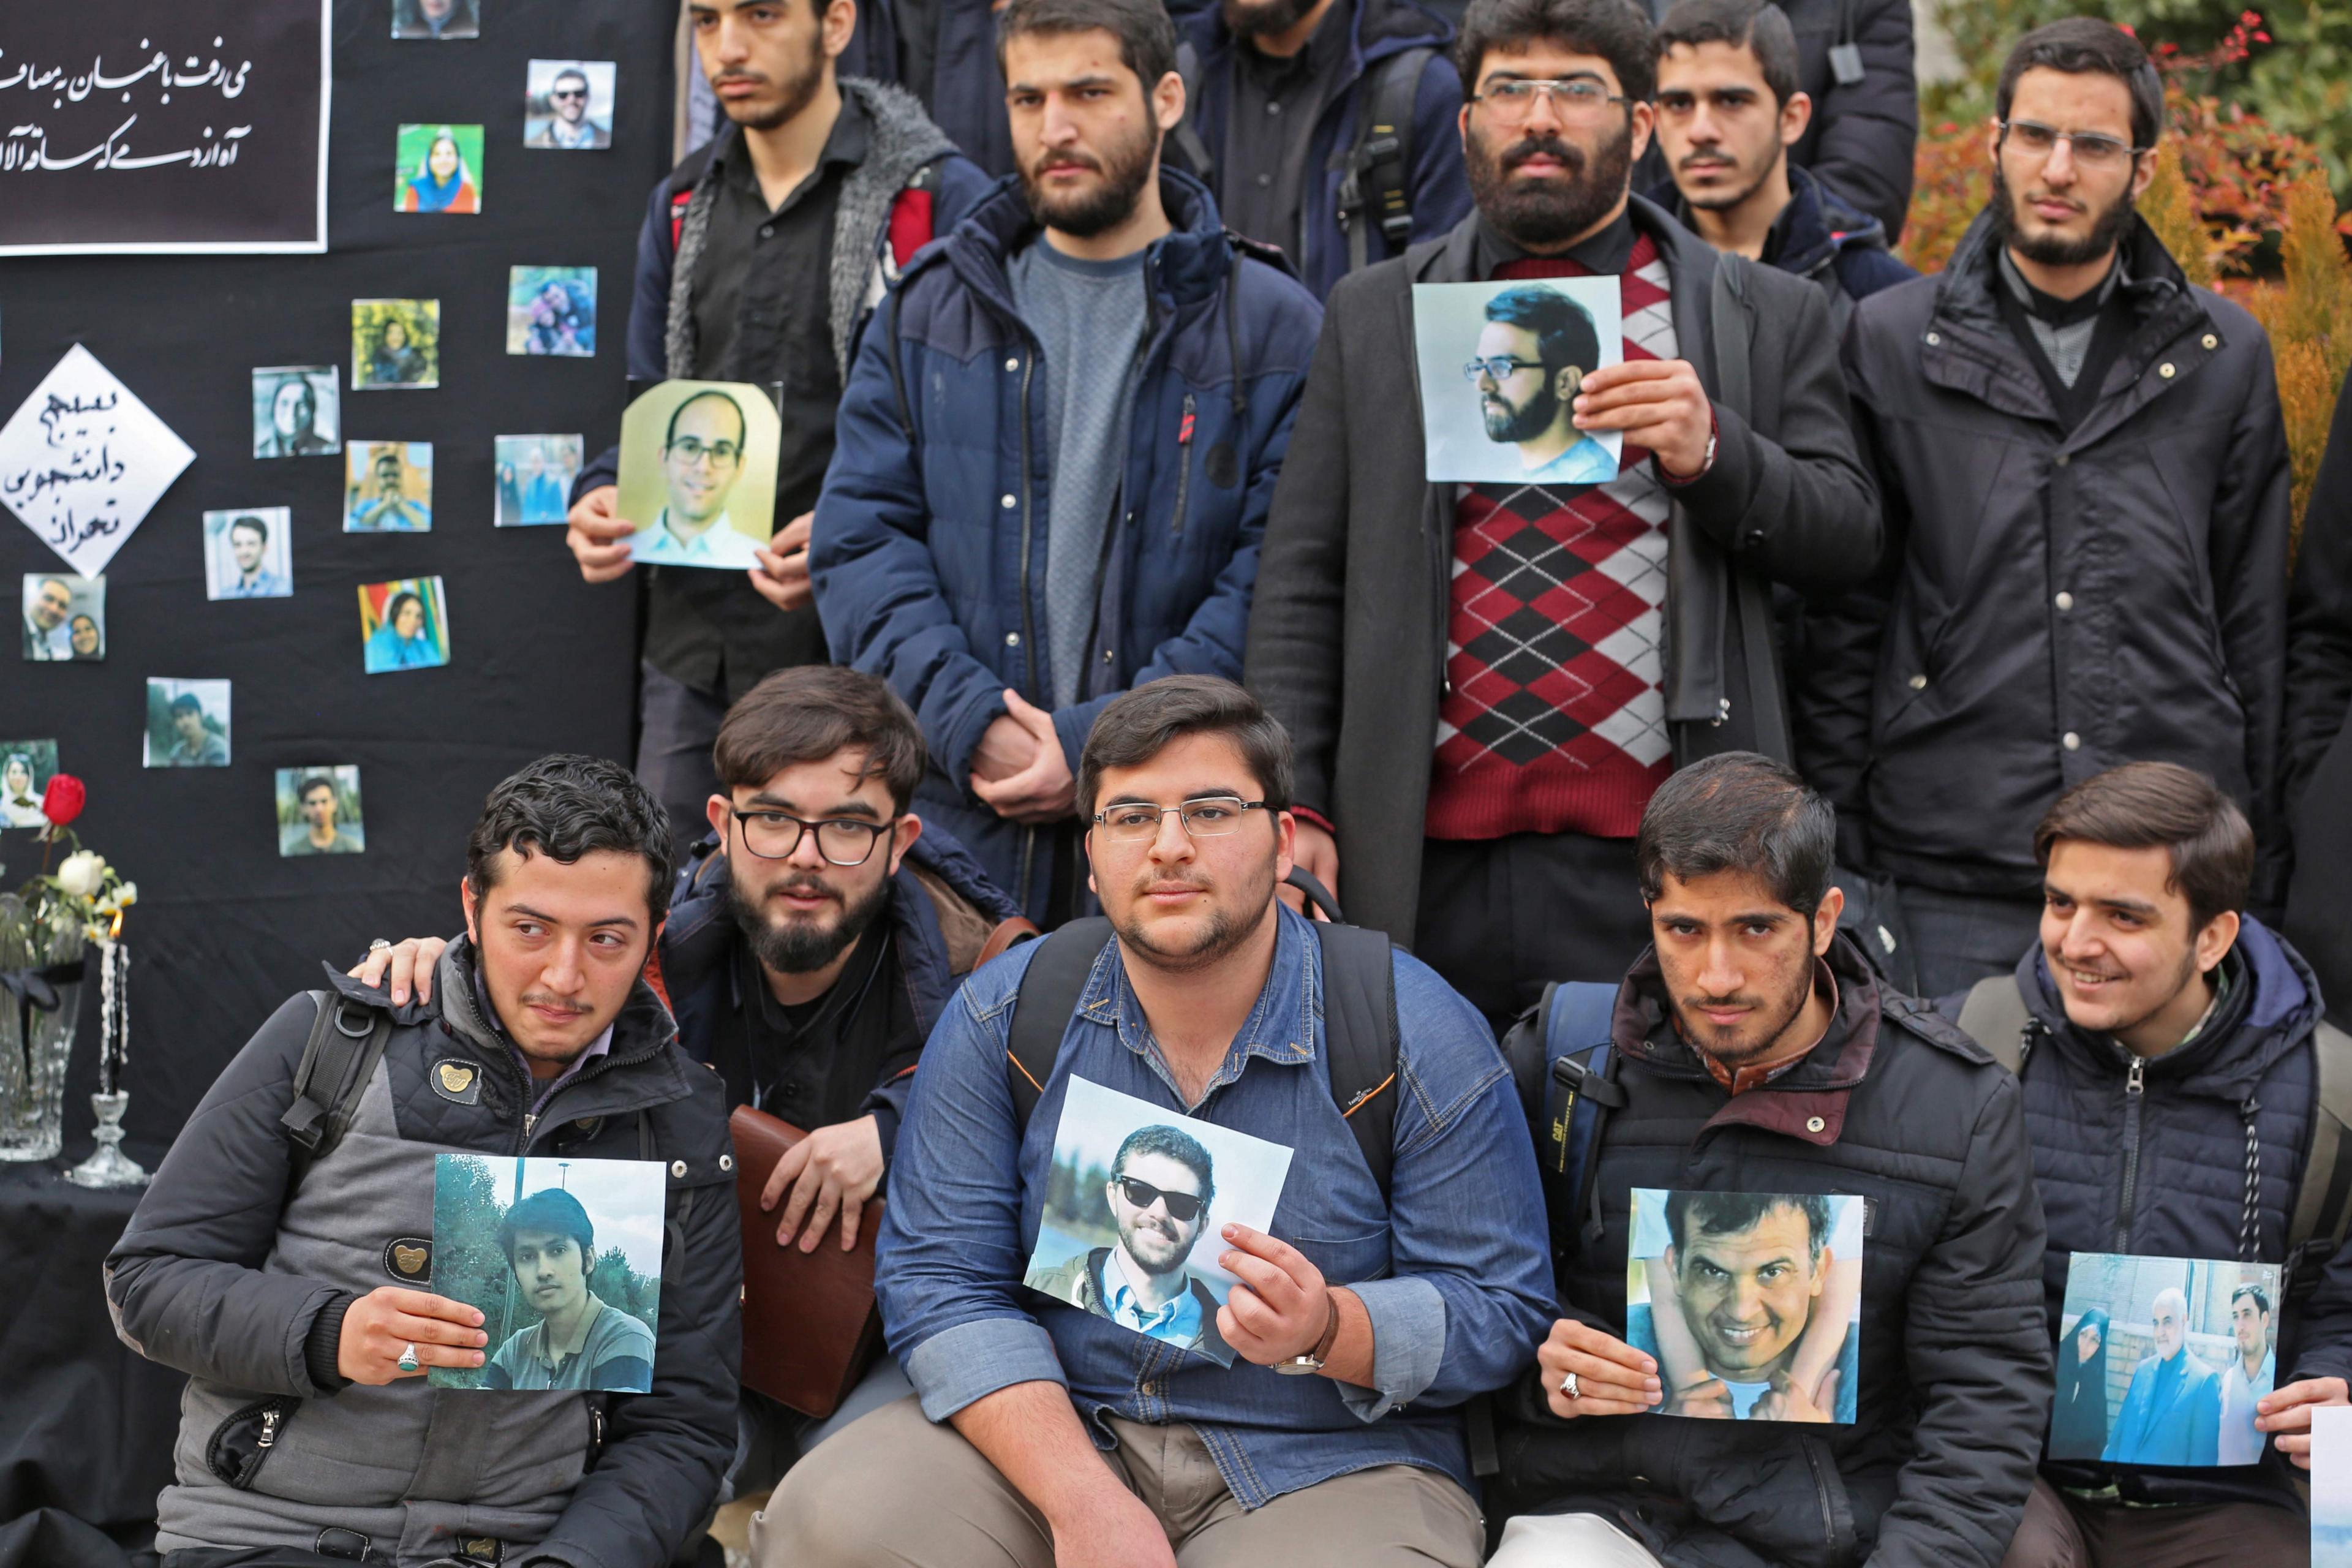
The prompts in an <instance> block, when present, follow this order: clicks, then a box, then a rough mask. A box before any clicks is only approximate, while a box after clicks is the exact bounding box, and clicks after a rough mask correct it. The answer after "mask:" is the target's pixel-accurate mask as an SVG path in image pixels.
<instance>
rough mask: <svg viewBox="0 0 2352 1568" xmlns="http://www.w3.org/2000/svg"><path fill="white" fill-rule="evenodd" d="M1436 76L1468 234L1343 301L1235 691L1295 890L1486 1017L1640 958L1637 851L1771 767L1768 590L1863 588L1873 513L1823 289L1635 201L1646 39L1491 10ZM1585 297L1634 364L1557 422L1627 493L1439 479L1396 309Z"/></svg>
mask: <svg viewBox="0 0 2352 1568" xmlns="http://www.w3.org/2000/svg"><path fill="white" fill-rule="evenodd" d="M1457 58H1458V61H1459V63H1460V64H1461V66H1462V75H1463V85H1464V89H1465V92H1466V93H1467V94H1468V95H1469V96H1470V98H1471V102H1470V104H1469V107H1468V108H1467V109H1466V110H1465V114H1464V119H1463V144H1464V150H1465V156H1466V157H1467V159H1468V163H1469V169H1470V175H1471V188H1472V190H1473V192H1474V193H1475V195H1476V197H1477V201H1478V209H1479V210H1478V211H1477V212H1475V213H1474V214H1473V215H1472V216H1469V217H1468V218H1465V219H1464V220H1463V222H1462V224H1461V225H1460V226H1458V227H1456V228H1455V229H1454V232H1453V233H1452V234H1451V235H1449V236H1447V237H1445V238H1444V239H1443V240H1438V241H1432V242H1430V243H1427V244H1423V245H1418V246H1415V247H1412V249H1411V250H1409V251H1408V252H1407V253H1406V254H1405V255H1404V256H1403V257H1402V258H1399V259H1398V260H1395V261H1392V262H1384V263H1382V264H1381V266H1378V267H1374V268H1368V269H1366V270H1365V271H1364V272H1363V273H1362V274H1360V275H1359V276H1356V277H1351V278H1349V279H1346V280H1345V281H1344V282H1342V283H1341V284H1340V285H1339V288H1338V289H1336V290H1334V291H1333V294H1332V297H1331V306H1330V314H1329V317H1328V320H1327V321H1326V322H1325V325H1324V332H1323V341H1322V343H1321V345H1320V346H1319V347H1318V350H1317V351H1316V356H1315V367H1314V373H1313V374H1312V376H1311V377H1310V378H1309V383H1308V388H1307V401H1306V405H1305V406H1304V407H1303V408H1302V409H1301V411H1300V413H1299V416H1298V428H1297V436H1296V438H1295V439H1294V441H1293V443H1292V446H1291V449H1290V456H1289V458H1288V460H1287V462H1286V464H1285V465H1284V468H1283V473H1282V482H1281V484H1280V486H1279V487H1278V488H1277V489H1276V494H1275V505H1274V513H1273V516H1272V518H1271V520H1270V521H1269V523H1268V525H1267V532H1266V546H1265V548H1266V556H1265V571H1264V572H1263V574H1261V577H1260V580H1259V584H1258V594H1257V600H1256V604H1255V608H1254V610H1253V613H1252V616H1251V621H1250V646H1249V655H1248V659H1247V663H1246V667H1245V668H1246V670H1247V679H1248V681H1249V684H1250V685H1251V687H1252V688H1253V689H1255V690H1256V691H1258V692H1259V693H1260V694H1261V695H1262V696H1263V698H1264V700H1265V702H1266V705H1267V706H1268V707H1269V708H1270V709H1271V710H1273V711H1274V712H1275V713H1276V716H1278V717H1279V718H1280V719H1281V720H1282V721H1283V723H1284V724H1285V725H1286V727H1287V728H1288V729H1289V731H1290V732H1291V734H1292V735H1293V736H1294V737H1295V738H1296V741H1297V748H1298V799H1299V801H1300V803H1301V805H1302V808H1303V809H1302V811H1301V814H1300V817H1299V828H1298V842H1299V863H1300V864H1301V865H1302V866H1304V867H1305V868H1307V870H1308V871H1310V872H1312V873H1313V874H1315V875H1316V876H1318V877H1319V878H1320V879H1322V880H1323V881H1325V882H1326V883H1334V882H1336V883H1339V894H1340V899H1341V901H1342V902H1343V903H1344V904H1345V905H1346V907H1347V910H1348V912H1349V917H1350V918H1351V919H1353V920H1354V921H1357V922H1358V923H1360V924H1362V925H1367V926H1372V927H1376V928H1378V929H1380V930H1382V931H1387V932H1389V934H1390V935H1391V936H1392V937H1394V938H1395V939H1396V940H1397V941H1399V942H1405V943H1407V944H1409V945H1411V946H1412V948H1413V950H1414V951H1415V952H1418V953H1420V954H1421V955H1422V956H1423V958H1424V959H1425V960H1426V961H1427V962H1429V963H1431V964H1432V965H1433V967H1434V968H1436V970H1437V971H1438V973H1441V974H1444V976H1445V977H1446V979H1447V980H1448V981H1449V982H1451V983H1452V984H1454V986H1455V988H1456V989H1458V990H1460V991H1462V992H1463V994H1465V995H1467V996H1468V997H1469V998H1470V999H1471V1000H1472V1001H1473V1002H1475V1004H1477V1005H1478V1006H1479V1007H1480V1008H1481V1009H1482V1010H1484V1011H1485V1012H1486V1014H1487V1015H1488V1016H1489V1017H1507V1016H1509V1015H1511V1014H1513V1013H1515V1012H1517V1010H1518V1009H1519V1008H1520V1007H1522V1006H1525V1005H1527V1004H1528V1003H1529V1002H1531V1001H1533V1000H1534V999H1535V997H1536V995H1537V994H1538V991H1539V990H1540V988H1541V986H1542V984H1543V982H1544V981H1546V980H1548V979H1553V978H1559V977H1562V976H1566V977H1570V978H1583V979H1591V980H1600V979H1605V978H1609V977H1611V976H1613V975H1615V974H1617V973H1621V972H1622V969H1623V966H1624V962H1625V957H1626V955H1628V954H1630V953H1632V952H1635V951H1637V950H1638V949H1639V948H1640V947H1641V945H1642V943H1643V941H1644V940H1646V930H1645V927H1644V926H1643V921H1642V920H1641V918H1640V902H1639V900H1637V899H1636V898H1635V897H1634V894H1633V857H1632V854H1631V849H1632V839H1633V831H1634V829H1635V827H1636V826H1638V824H1639V822H1640V820H1641V813H1642V807H1643V803H1644V802H1645V801H1647V799H1648V798H1649V794H1650V791H1651V790H1653V789H1654V788H1655V787H1656V786H1657V784H1659V783H1660V782H1661V781H1662V780H1663V779H1664V777H1665V775H1666V774H1667V773H1668V772H1670V771H1671V770H1672V767H1673V765H1674V763H1675V761H1677V760H1685V759H1687V758H1689V757H1693V756H1697V755H1704V754H1706V753H1708V752H1717V751H1724V750H1729V749H1734V748H1738V747H1752V748H1754V749H1757V750H1759V751H1763V752H1769V753H1771V754H1773V755H1776V756H1780V757H1783V758H1785V757H1786V756H1787V755H1788V754H1789V750H1790V742H1789V736H1788V729H1787V721H1786V716H1785V712H1784V709H1783V703H1782V699H1781V684H1780V669H1779V668H1778V655H1777V653H1776V651H1775V641H1774V629H1773V614H1772V604H1771V587H1772V584H1774V583H1775V582H1782V583H1789V584H1794V585H1797V586H1799V587H1802V588H1807V589H1812V590H1818V591H1823V592H1827V591H1832V590H1834V589H1836V588H1838V587H1839V586H1841V585H1842V584H1852V583H1854V582H1857V581H1859V580H1860V578H1861V577H1862V575H1863V574H1865V573H1867V572H1868V571H1869V569H1870V566H1869V563H1871V561H1872V560H1873V559H1874V557H1875V555H1876V552H1877V548H1878V515H1877V505H1876V500H1875V497H1874V493H1873V491H1872V489H1871V484H1870V480H1869V479H1868V477H1867V475H1866V474H1865V472H1864V469H1863V468H1862V465H1861V463H1860V461H1859V460H1858V459H1857V458H1856V456H1855V453H1854V447H1853V431H1852V429H1851V426H1849V424H1848V421H1847V416H1846V407H1845V393H1844V388H1843V384H1842V382H1841V380H1840V377H1839V374H1838V369H1837V364H1836V355H1835V353H1834V350H1833V347H1832V333H1831V329H1830V310H1829V303H1828V301H1827V300H1826V299H1824V297H1823V296H1822V291H1821V290H1820V289H1817V288H1814V287H1813V286H1812V285H1811V284H1809V283H1806V282H1804V281H1803V280H1801V279H1796V278H1791V277H1789V276H1787V275H1785V274H1783V273H1780V272H1777V271H1773V270H1771V269H1769V268H1759V267H1754V266H1751V265H1749V264H1748V263H1747V262H1746V261H1744V260H1739V259H1737V258H1734V259H1731V260H1725V259H1723V258H1718V257H1717V253H1716V252H1715V251H1714V250H1712V249H1710V248H1709V247H1707V246H1706V244H1705V243H1704V242H1702V241H1701V240H1700V239H1698V237H1696V236H1695V235H1693V234H1692V233H1691V232H1690V231H1689V230H1687V229H1685V227H1683V226H1682V225H1680V224H1678V223H1676V222H1675V221H1674V220H1673V219H1672V218H1671V217H1670V216H1667V215H1666V214H1665V213H1664V212H1663V211H1661V210H1660V209H1658V208H1657V207H1655V206H1654V205H1651V204H1649V203H1648V202H1645V201H1643V200H1642V199H1640V198H1639V197H1633V196H1629V195H1628V194H1627V189H1626V181H1627V179H1628V177H1629V171H1630V169H1631V167H1632V161H1633V155H1634V154H1635V153H1638V152H1639V151H1640V150H1641V147H1642V145H1643V142H1646V140H1647V138H1648V136H1649V132H1650V127H1651V109H1650V104H1649V98H1650V95H1651V78H1652V71H1653V68H1654V41H1653V39H1652V36H1651V33H1650V29H1649V26H1648V25H1647V24H1646V23H1645V22H1644V21H1643V19H1642V17H1641V16H1640V15H1639V14H1638V13H1636V12H1635V11H1633V9H1632V8H1631V7H1630V6H1628V5H1624V4H1622V0H1479V3H1478V4H1475V5H1473V6H1472V7H1471V9H1470V12H1469V16H1468V18H1467V20H1466V22H1465V31H1464V36H1463V40H1462V43H1461V46H1460V48H1459V52H1458V55H1457ZM1562 83H1565V84H1566V85H1565V86H1563V85H1561V84H1562ZM1571 93H1572V94H1574V95H1575V96H1573V97H1571V96H1570V94H1571ZM1592 274H1603V275H1605V274H1617V275H1619V278H1620V283H1621V290H1622V310H1623V316H1624V320H1623V322H1622V327H1623V332H1624V341H1625V363H1622V364H1620V365H1613V366H1606V367H1603V368H1601V369H1597V370H1594V371H1592V372H1591V374H1589V375H1588V376H1587V377H1586V378H1585V379H1584V381H1583V384H1582V391H1581V393H1580V395H1578V396H1577V397H1576V399H1575V400H1574V408H1575V410H1576V415H1575V418H1574V421H1573V423H1574V426H1575V427H1576V428H1577V429H1579V430H1582V431H1584V432H1586V433H1587V434H1594V433H1601V432H1608V431H1614V432H1618V433H1620V434H1621V435H1622V437H1623V441H1624V457H1623V463H1622V468H1619V469H1618V471H1617V475H1616V478H1615V479H1613V480H1612V481H1610V482H1608V483H1604V484H1599V485H1550V484H1535V485H1527V484H1512V485H1500V484H1464V485H1451V484H1442V483H1441V484H1432V483H1429V482H1427V480H1426V479H1425V478H1424V475H1425V471H1426V468H1425V462H1426V459H1425V457H1424V452H1425V444H1424V437H1423V423H1422V411H1421V404H1422V402H1423V399H1425V398H1427V397H1431V396H1438V395H1444V396H1460V395H1462V384H1461V383H1460V382H1459V381H1454V380H1452V379H1451V378H1449V384H1448V385H1447V386H1445V387H1443V388H1420V387H1418V376H1417V373H1416V366H1417V363H1418V362H1417V359H1416V355H1415V350H1414V341H1413V309H1412V290H1413V289H1415V288H1416V287H1418V286H1420V285H1423V284H1450V283H1468V282H1477V281H1483V280H1486V279H1522V278H1526V279H1539V278H1548V277H1575V276H1588V275H1592ZM1510 379H1512V380H1513V381H1517V379H1518V374H1517V373H1514V374H1513V376H1512V377H1511V378H1510ZM1408 388H1416V389H1417V390H1414V391H1412V392H1411V393H1408V391H1407V390H1406V389H1408ZM1494 395H1497V396H1499V395H1503V388H1502V386H1501V384H1495V390H1494ZM1423 748H1426V751H1424V750H1423Z"/></svg>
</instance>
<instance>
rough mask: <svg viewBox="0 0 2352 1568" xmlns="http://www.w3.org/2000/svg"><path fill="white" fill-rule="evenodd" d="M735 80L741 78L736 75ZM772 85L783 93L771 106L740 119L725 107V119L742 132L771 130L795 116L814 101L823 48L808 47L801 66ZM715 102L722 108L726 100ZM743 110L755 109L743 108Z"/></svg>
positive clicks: (821, 72)
mask: <svg viewBox="0 0 2352 1568" xmlns="http://www.w3.org/2000/svg"><path fill="white" fill-rule="evenodd" d="M737 79H738V80H740V79H741V78H740V77H739V78H737ZM711 85H712V86H713V87H714V88H715V87H717V86H718V83H717V82H713V83H712V84H711ZM776 85H777V86H778V87H780V88H782V89H783V95H784V96H783V99H782V101H781V102H779V103H778V104H777V105H776V107H775V108H773V109H772V110H768V111H767V112H766V113H764V114H760V115H758V117H757V118H756V119H751V120H746V119H743V118H742V117H741V116H740V115H738V114H737V113H736V112H735V111H734V110H732V109H726V114H727V118H728V119H730V120H732V121H735V123H736V124H738V125H740V126H741V127H742V128H743V129H744V130H746V131H773V130H775V129H777V128H778V127H779V126H782V125H785V124H788V123H790V122H791V121H793V120H795V119H797V118H799V116H800V113H801V111H802V110H804V109H806V108H807V107H808V106H809V105H810V104H811V103H813V102H814V101H815V100H816V92H817V89H818V88H820V87H822V86H824V47H822V46H818V47H812V48H811V49H810V50H809V54H808V58H807V59H806V60H804V61H803V62H802V65H801V68H800V69H799V70H797V71H795V72H793V74H792V75H791V76H789V77H786V78H784V79H782V81H779V82H778V83H777V84H776ZM726 102H727V100H725V99H720V100H719V105H720V107H721V108H722V109H725V108H726ZM747 112H756V111H752V110H747Z"/></svg>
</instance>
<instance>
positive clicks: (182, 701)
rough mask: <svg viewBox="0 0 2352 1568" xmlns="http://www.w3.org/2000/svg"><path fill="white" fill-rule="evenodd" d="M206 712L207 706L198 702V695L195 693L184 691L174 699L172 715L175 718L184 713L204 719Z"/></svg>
mask: <svg viewBox="0 0 2352 1568" xmlns="http://www.w3.org/2000/svg"><path fill="white" fill-rule="evenodd" d="M204 712H205V705H204V704H203V703H201V702H199V701H197V700H196V694H195V693H194V692H193V691H183V692H181V693H180V694H179V695H178V696H177V697H174V698H173V699H172V714H173V717H174V718H177V717H178V716H179V715H180V714H183V713H194V715H196V716H197V717H198V718H200V719H201V718H203V717H204Z"/></svg>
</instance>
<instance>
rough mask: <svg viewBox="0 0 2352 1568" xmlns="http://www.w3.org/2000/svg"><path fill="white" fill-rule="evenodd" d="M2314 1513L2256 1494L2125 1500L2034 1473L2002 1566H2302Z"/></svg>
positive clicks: (2308, 1555)
mask: <svg viewBox="0 0 2352 1568" xmlns="http://www.w3.org/2000/svg"><path fill="white" fill-rule="evenodd" d="M2310 1561H2311V1521H2309V1520H2307V1519H2305V1517H2304V1516H2303V1515H2302V1514H2300V1513H2297V1512H2296V1511H2294V1510H2293V1509H2286V1508H2271V1507H2268V1506H2266V1505H2264V1504H2262V1503H2258V1502H2227V1503H2215V1504H2212V1505H2210V1507H2203V1508H2125V1507H2123V1506H2122V1505H2121V1504H2119V1503H2100V1502H2085V1501H2084V1500H2081V1499H2079V1498H2071V1497H2068V1496H2067V1495H2066V1494H2065V1493H2063V1492H2061V1491H2059V1490H2057V1489H2055V1488H2053V1487H2052V1486H2051V1484H2050V1483H2049V1482H2048V1481H2044V1480H2036V1481H2035V1482H2034V1483H2033V1495H2032V1496H2031V1497H2029V1498H2027V1499H2026V1500H2025V1517H2024V1519H2023V1520H2022V1521H2020V1522H2019V1524H2018V1527H2017V1537H2016V1539H2015V1540H2013V1541H2011V1542H2010V1545H2009V1555H2008V1556H2007V1557H2005V1558H2003V1559H2002V1560H2001V1568H2231V1565H2232V1564H2243V1565H2244V1568H2253V1565H2254V1564H2255V1563H2260V1564H2262V1568H2304V1565H2305V1564H2307V1563H2310Z"/></svg>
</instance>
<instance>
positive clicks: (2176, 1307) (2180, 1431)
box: [2100, 1285, 2221, 1465]
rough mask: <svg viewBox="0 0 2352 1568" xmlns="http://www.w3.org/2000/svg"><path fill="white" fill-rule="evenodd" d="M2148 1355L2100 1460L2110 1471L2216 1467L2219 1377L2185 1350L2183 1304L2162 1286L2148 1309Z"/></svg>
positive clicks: (2185, 1301)
mask: <svg viewBox="0 0 2352 1568" xmlns="http://www.w3.org/2000/svg"><path fill="white" fill-rule="evenodd" d="M2147 1322H2148V1331H2149V1336H2150V1344H2149V1348H2148V1352H2147V1355H2146V1356H2144V1357H2142V1358H2141V1360H2140V1363H2139V1364H2138V1365H2137V1366H2136V1367H2134V1368H2133V1369H2132V1378H2131V1388H2130V1389H2129V1390H2128V1391H2127V1392H2126V1394H2124V1405H2123V1409H2122V1410H2120V1411H2119V1412H2117V1413H2116V1422H2115V1430H2114V1432H2113V1433H2112V1434H2110V1435H2109V1436H2108V1438H2107V1448H2106V1452H2105V1453H2104V1454H2102V1455H2101V1456H2100V1458H2104V1459H2105V1460H2106V1461H2107V1462H2108V1463H2109V1464H2116V1465H2210V1464H2214V1463H2217V1462H2218V1461H2219V1457H2220V1452H2221V1373H2217V1372H2215V1371H2214V1370H2213V1369H2212V1368H2211V1367H2210V1366H2208V1365H2206V1364H2205V1363H2204V1362H2203V1361H2201V1360H2200V1359H2199V1358H2198V1355H2197V1352H2195V1351H2193V1350H2190V1349H2189V1298H2188V1296H2187V1295H2186V1294H2185V1293H2183V1292H2182V1291H2181V1289H2179V1287H2178V1286H2173V1285H2168V1286H2166V1287H2165V1288H2164V1289H2161V1290H2158V1292H2157V1293H2156V1300H2154V1301H2152V1302H2150V1303H2149V1305H2148V1309H2147Z"/></svg>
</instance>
